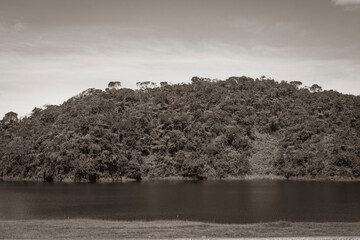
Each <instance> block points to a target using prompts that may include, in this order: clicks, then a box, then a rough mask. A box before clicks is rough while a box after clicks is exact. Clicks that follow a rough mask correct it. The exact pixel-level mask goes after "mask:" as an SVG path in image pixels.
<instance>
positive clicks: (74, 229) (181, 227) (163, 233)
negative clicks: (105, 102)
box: [0, 219, 360, 239]
mask: <svg viewBox="0 0 360 240" xmlns="http://www.w3.org/2000/svg"><path fill="white" fill-rule="evenodd" d="M240 237H241V238H259V237H273V238H277V237H286V238H290V237H301V239H304V238H306V237H321V238H317V239H334V237H341V238H339V239H353V238H354V237H360V222H357V223H311V222H299V223H293V222H284V221H280V222H271V223H256V224H217V223H202V222H187V221H149V222H144V221H107V220H90V219H70V220H0V239H25V238H26V239H39V238H41V239H99V238H102V239H104V238H105V239H119V238H147V239H149V238H155V239H158V238H240ZM323 237H331V238H323Z"/></svg>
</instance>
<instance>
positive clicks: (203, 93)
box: [0, 77, 360, 181]
mask: <svg viewBox="0 0 360 240" xmlns="http://www.w3.org/2000/svg"><path fill="white" fill-rule="evenodd" d="M300 84H301V83H299V82H291V83H287V82H284V81H283V82H281V83H278V82H276V81H274V80H270V79H260V80H259V79H256V80H254V79H251V78H247V77H231V78H229V79H227V80H225V81H210V80H209V79H202V78H198V77H194V78H193V79H192V83H191V84H179V85H168V84H167V83H162V84H161V85H162V86H161V87H154V85H152V86H151V87H152V88H150V87H147V84H143V85H141V84H140V85H141V86H142V87H141V90H136V91H134V90H131V89H107V90H106V91H102V90H96V89H89V90H87V91H84V92H83V93H82V94H79V95H78V96H76V97H73V98H71V99H69V100H68V101H66V102H64V103H63V104H62V105H60V106H47V107H46V108H45V109H38V108H35V109H34V110H33V112H32V115H31V116H29V117H26V118H24V119H21V120H17V118H16V114H14V113H8V114H7V115H6V116H5V117H4V119H3V120H2V121H1V128H0V173H1V177H2V178H18V179H44V180H46V181H53V180H55V181H61V180H62V179H73V180H74V181H82V180H89V181H96V180H97V179H99V178H108V179H119V178H121V177H128V178H134V179H141V178H143V177H145V176H147V177H166V176H183V177H192V178H198V179H207V178H224V177H228V176H243V175H251V174H263V175H266V174H276V175H280V176H284V177H286V178H289V177H293V176H301V177H314V178H319V177H346V178H358V177H359V176H360V97H359V96H352V95H343V94H340V93H338V92H335V91H321V87H320V86H317V85H313V86H312V87H311V88H310V89H307V88H299V85H300Z"/></svg>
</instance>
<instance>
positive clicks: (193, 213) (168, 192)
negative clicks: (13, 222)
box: [0, 181, 360, 223]
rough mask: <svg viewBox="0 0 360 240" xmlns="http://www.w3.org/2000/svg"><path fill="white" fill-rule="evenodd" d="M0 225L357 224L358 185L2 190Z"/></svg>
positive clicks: (164, 184)
mask: <svg viewBox="0 0 360 240" xmlns="http://www.w3.org/2000/svg"><path fill="white" fill-rule="evenodd" d="M0 218H2V219H67V218H96V219H116V220H155V219H181V220H193V221H206V222H221V223H253V222H268V221H279V220H286V221H315V222H334V221H341V222H343V221H345V222H351V221H360V183H359V182H305V181H205V182H182V181H157V182H142V183H114V184H56V183H55V184H42V183H0Z"/></svg>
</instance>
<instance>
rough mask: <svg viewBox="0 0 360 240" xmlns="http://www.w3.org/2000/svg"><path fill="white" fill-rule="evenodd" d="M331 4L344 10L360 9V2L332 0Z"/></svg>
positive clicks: (358, 0) (354, 0)
mask: <svg viewBox="0 0 360 240" xmlns="http://www.w3.org/2000/svg"><path fill="white" fill-rule="evenodd" d="M332 3H333V4H335V5H338V6H342V7H344V8H345V10H355V9H360V0H332Z"/></svg>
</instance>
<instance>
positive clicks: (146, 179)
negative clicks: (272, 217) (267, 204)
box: [0, 174, 360, 184]
mask: <svg viewBox="0 0 360 240" xmlns="http://www.w3.org/2000/svg"><path fill="white" fill-rule="evenodd" d="M259 180H269V181H306V182H321V181H329V182H360V178H348V177H319V178H310V177H292V178H289V179H286V178H285V177H283V176H279V175H272V174H269V175H245V176H239V177H234V176H229V177H225V178H210V179H202V180H199V179H195V178H189V177H182V176H170V177H144V178H142V179H141V180H136V179H131V178H126V177H123V178H121V179H111V178H99V179H97V181H96V182H95V183H126V182H151V181H204V182H207V181H259ZM0 182H24V183H45V181H44V180H43V179H37V178H18V177H7V176H5V177H3V178H2V179H0ZM47 183H48V182H47ZM50 183H66V184H69V183H90V182H89V181H87V180H81V181H74V179H73V178H64V179H62V180H61V181H60V180H58V179H54V181H53V182H50Z"/></svg>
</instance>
